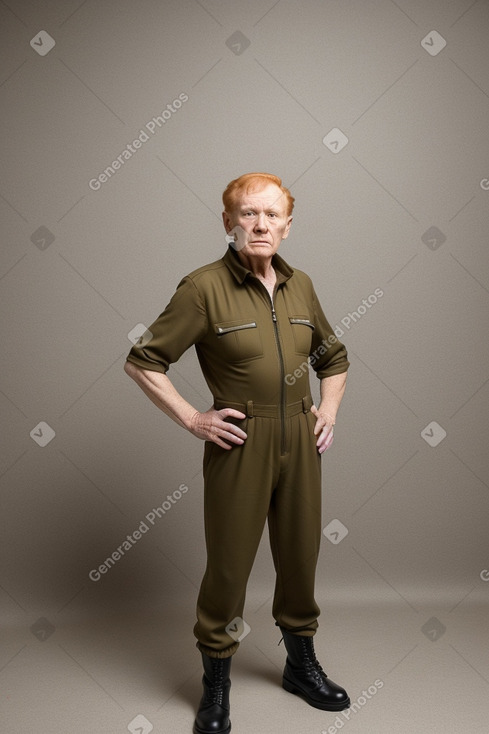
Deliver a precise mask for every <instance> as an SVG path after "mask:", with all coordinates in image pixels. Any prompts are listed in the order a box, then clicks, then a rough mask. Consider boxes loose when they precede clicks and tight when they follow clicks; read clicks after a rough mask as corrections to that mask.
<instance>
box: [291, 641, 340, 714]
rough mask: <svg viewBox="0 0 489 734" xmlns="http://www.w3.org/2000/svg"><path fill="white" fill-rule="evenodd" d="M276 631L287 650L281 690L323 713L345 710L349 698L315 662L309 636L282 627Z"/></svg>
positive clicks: (312, 645) (316, 661)
mask: <svg viewBox="0 0 489 734" xmlns="http://www.w3.org/2000/svg"><path fill="white" fill-rule="evenodd" d="M280 629H281V630H282V634H283V636H284V642H285V647H286V648H287V661H286V663H285V668H284V677H283V681H282V685H283V687H284V688H285V690H286V691H288V692H289V693H295V694H296V695H298V696H301V698H303V699H304V701H306V702H307V703H308V704H309V705H310V706H314V708H317V709H322V710H323V711H341V710H342V709H346V708H348V706H349V705H350V699H349V697H348V694H347V692H346V691H345V689H344V688H341V686H339V685H338V684H337V683H334V682H333V681H332V680H331V679H330V678H328V676H327V675H326V673H325V672H324V670H323V669H322V667H321V666H320V664H319V662H318V660H317V659H316V655H315V652H314V644H313V641H312V637H303V636H300V635H293V634H291V633H290V632H287V630H284V629H283V628H282V627H281V628H280Z"/></svg>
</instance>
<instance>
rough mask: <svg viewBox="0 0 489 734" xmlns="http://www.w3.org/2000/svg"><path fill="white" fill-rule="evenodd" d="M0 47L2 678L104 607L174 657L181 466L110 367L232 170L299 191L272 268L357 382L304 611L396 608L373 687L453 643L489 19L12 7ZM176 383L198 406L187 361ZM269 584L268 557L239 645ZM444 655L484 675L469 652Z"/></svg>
mask: <svg viewBox="0 0 489 734" xmlns="http://www.w3.org/2000/svg"><path fill="white" fill-rule="evenodd" d="M0 25H1V28H2V45H1V50H0V54H1V61H2V66H1V74H0V103H1V106H2V115H1V122H0V125H1V127H0V133H1V141H2V153H1V170H2V176H1V181H0V214H1V218H2V228H3V235H2V251H1V255H2V259H1V267H0V299H1V309H2V342H1V343H2V349H1V358H0V369H1V393H0V408H1V412H2V418H3V428H2V446H1V456H0V472H1V476H0V503H1V505H0V506H1V515H2V521H3V530H2V545H3V549H2V570H1V578H0V585H1V588H0V598H1V602H2V608H3V616H4V619H5V621H6V625H7V626H8V628H9V629H10V630H11V632H10V634H9V635H7V641H6V645H5V646H4V649H3V652H2V654H1V655H2V657H1V660H0V668H2V672H1V674H0V675H1V676H6V677H7V679H8V676H9V675H10V676H13V678H14V679H15V670H16V668H15V666H16V665H17V664H18V663H19V661H20V660H21V659H23V658H25V659H28V658H29V657H30V656H32V659H33V660H34V659H35V660H37V661H38V663H39V664H40V665H41V669H42V658H39V656H41V655H42V654H43V653H42V650H44V649H46V647H47V646H48V645H49V644H54V642H55V640H57V641H58V643H59V644H61V642H60V641H61V640H62V630H63V629H65V628H67V627H69V626H70V625H75V626H76V624H78V623H80V624H81V623H82V621H83V620H84V619H87V618H90V619H94V620H100V618H101V615H106V616H107V619H109V620H110V619H112V618H113V616H114V615H116V614H117V613H118V612H119V611H120V610H121V609H124V610H126V611H131V610H132V611H134V614H136V615H137V614H139V613H140V612H141V609H143V608H144V609H146V610H148V609H149V610H154V612H155V615H156V616H157V617H159V618H160V619H161V620H163V619H164V620H165V622H164V624H163V622H162V629H161V640H160V641H159V643H158V644H163V643H162V640H164V639H165V637H172V638H175V637H177V638H178V639H179V640H180V641H181V644H182V646H188V647H192V646H193V638H192V635H191V626H192V624H193V610H194V602H195V597H196V594H197V588H198V584H199V581H200V577H201V574H202V571H203V566H204V546H203V528H202V479H201V457H202V450H203V445H202V444H200V443H199V441H198V440H197V439H195V438H194V437H192V436H191V435H190V434H187V433H185V432H184V431H183V430H181V429H179V428H178V427H177V426H175V425H174V424H173V423H172V422H171V421H170V420H169V419H167V418H166V417H165V416H164V415H163V414H160V413H159V412H158V411H157V410H156V408H155V407H154V406H153V405H152V404H151V403H150V402H149V401H147V400H146V399H145V397H144V396H143V394H142V393H141V392H140V391H139V390H138V388H137V387H136V386H135V385H134V384H133V383H132V382H130V380H129V379H128V378H127V377H126V376H125V374H124V373H123V369H122V368H123V363H124V360H125V356H126V354H127V352H128V350H129V349H130V346H131V342H130V340H129V337H128V335H129V334H131V333H132V334H134V333H137V334H138V335H139V332H140V330H141V328H144V327H141V324H143V325H146V326H147V325H149V324H150V323H151V321H152V320H153V319H154V318H155V317H156V316H157V315H158V314H159V313H160V311H161V310H163V308H164V306H165V305H166V304H167V302H168V300H169V298H170V297H171V295H172V293H173V291H174V289H175V287H176V284H177V283H178V281H179V280H180V278H181V277H182V276H183V275H184V274H186V273H187V272H189V271H190V270H193V269H194V268H196V267H198V266H200V265H202V264H204V263H206V262H209V261H212V260H214V259H216V258H218V257H220V256H221V254H222V253H223V252H224V248H225V242H224V231H223V228H222V224H221V218H220V217H221V200H220V196H221V192H222V190H223V188H224V187H225V185H226V184H227V183H228V181H229V180H230V179H232V178H234V177H236V176H237V175H239V174H241V173H244V172H247V171H253V170H265V171H271V172H274V173H277V174H278V175H280V176H281V177H282V178H283V180H284V183H285V184H286V185H287V186H289V187H290V189H291V191H292V193H293V195H294V196H295V197H296V209H295V213H294V223H293V227H292V231H291V235H290V237H289V239H288V240H287V241H286V242H284V243H283V244H282V246H281V251H280V252H281V254H282V255H283V256H284V257H285V258H286V259H287V260H288V261H289V262H290V263H291V264H292V265H296V266H297V267H299V268H301V269H303V270H305V271H306V272H308V273H309V274H310V275H311V276H312V278H313V281H314V284H315V287H316V290H317V292H318V293H319V294H320V298H321V301H322V304H323V307H324V310H325V312H326V314H327V316H328V318H329V320H330V321H331V323H332V324H335V325H337V326H338V330H339V331H338V333H340V332H342V335H341V338H342V341H344V343H345V344H346V346H347V347H348V350H349V355H350V359H351V369H350V375H349V382H348V390H347V394H346V397H345V399H344V402H343V405H342V408H341V411H340V414H339V419H338V423H337V430H336V438H335V443H334V446H333V448H332V449H331V450H330V451H329V452H328V453H327V454H326V455H325V456H324V459H323V467H324V488H325V503H324V527H325V536H324V538H323V546H322V555H321V559H320V566H319V571H318V586H319V600H320V602H321V604H322V606H323V608H324V609H327V608H328V607H329V608H333V607H334V606H335V604H346V606H345V610H346V611H345V614H347V613H348V611H347V610H348V609H350V610H351V609H353V608H354V605H367V604H369V603H370V602H378V601H382V602H385V603H389V604H390V603H392V604H396V605H397V606H396V608H397V609H401V610H403V614H404V616H403V620H404V622H403V625H402V629H403V630H404V632H401V631H399V634H398V635H395V636H394V643H393V649H392V666H394V665H395V664H396V665H397V664H399V665H401V666H402V665H403V662H402V661H403V659H404V657H405V656H406V655H408V653H409V652H410V651H411V649H412V648H413V645H415V644H419V645H422V644H423V639H425V638H423V632H424V634H425V635H426V636H428V637H429V636H430V635H431V636H432V638H435V637H437V635H438V636H441V634H442V633H443V634H444V632H445V631H448V632H449V631H450V629H453V630H455V629H456V628H457V624H458V622H457V620H459V618H458V617H457V615H458V614H459V612H460V610H461V609H463V608H464V607H465V608H467V607H466V605H468V604H479V603H484V602H486V601H487V595H488V592H489V583H485V581H487V579H488V577H489V571H488V570H487V569H488V568H489V548H488V541H487V537H488V532H487V521H488V513H489V493H488V489H489V475H488V469H489V464H488V450H487V445H488V432H487V415H488V401H489V386H488V378H489V375H488V369H487V363H488V358H489V349H488V339H487V323H488V316H489V295H488V293H489V257H488V254H487V223H488V204H489V145H488V140H487V133H488V122H487V121H488V112H489V54H488V44H489V33H488V31H489V3H488V2H487V1H486V0H479V2H471V1H470V0H445V2H443V1H442V0H438V1H433V0H429V2H421V1H420V0H398V2H394V0H376V1H373V0H367V1H365V0H343V1H340V0H324V1H321V0H305V1H304V2H301V3H296V2H293V0H278V2H275V3H274V2H273V0H270V2H267V3H263V2H259V1H258V0H252V1H250V2H246V3H241V2H230V0H226V1H224V0H165V2H156V0H143V1H142V2H138V3H131V2H114V1H110V0H107V1H106V2H101V3H97V2H95V0H85V2H82V3H80V2H79V0H70V1H65V2H61V0H57V1H56V0H50V1H49V2H45V3H42V4H37V3H34V2H32V1H31V2H29V0H17V1H16V0H10V2H2V3H0ZM53 43H54V46H53ZM158 116H159V117H158ZM133 141H136V143H135V144H134V143H133ZM113 161H115V163H114V165H112V163H113ZM104 171H105V172H106V173H105V174H104ZM138 325H139V326H138ZM135 327H138V328H136V329H135ZM133 329H135V331H134V332H133ZM138 330H139V331H138ZM170 377H172V378H173V380H174V383H175V385H176V387H177V388H178V389H179V390H181V392H182V393H183V394H184V395H185V396H186V397H187V399H188V400H189V401H190V402H192V403H193V404H194V405H195V407H196V408H198V409H202V410H204V409H207V407H208V406H209V404H210V402H209V393H208V390H207V388H206V386H205V383H204V381H203V379H202V377H201V375H200V372H199V368H198V364H197V360H196V357H195V353H194V351H193V350H191V351H189V352H188V353H187V354H185V355H184V357H183V358H182V359H181V361H180V362H179V363H178V364H177V365H175V366H173V367H172V368H171V371H170ZM316 383H317V380H316V379H315V378H314V385H313V388H314V391H315V394H316V395H317V384H316ZM181 485H184V491H183V492H182V489H181ZM186 487H188V490H187V491H185V488H186ZM179 488H180V489H179ZM168 496H171V498H172V501H170V500H168V499H167V497H168ZM164 502H166V504H165V505H163V503H164ZM158 506H160V507H161V508H162V509H163V510H164V514H163V512H160V515H161V516H160V517H157V516H156V513H155V510H156V509H157V508H158ZM151 513H153V515H154V517H153V518H152V515H151ZM151 518H152V519H153V523H151ZM330 523H332V524H331V525H330ZM145 526H146V531H145ZM138 528H140V529H141V530H142V531H145V532H142V533H141V535H140V536H138ZM346 533H347V534H346ZM127 536H130V537H131V541H129V540H127ZM125 539H126V546H125V548H126V550H125V552H124V555H121V557H120V558H118V560H117V562H116V563H115V564H114V566H113V567H112V568H110V569H109V570H108V572H107V573H105V574H101V575H100V576H99V577H97V574H95V575H93V574H92V578H90V576H89V574H90V572H91V571H92V570H94V569H98V567H99V566H100V565H101V564H102V563H103V562H104V561H105V559H106V558H107V557H108V556H110V555H111V554H112V553H113V552H114V551H116V550H117V548H118V547H119V546H121V544H122V543H123V541H124V540H125ZM272 583H273V572H272V566H271V561H270V557H269V551H268V545H267V543H266V542H265V541H264V542H263V543H262V546H261V547H260V551H259V555H258V558H257V562H256V565H255V568H254V571H253V576H252V580H251V582H250V596H249V604H248V607H247V622H248V623H249V624H250V626H251V628H252V630H253V629H254V628H260V627H261V626H263V628H264V629H265V627H266V626H267V625H271V622H270V621H269V620H270V596H271V591H272ZM360 608H361V607H360ZM323 616H327V615H326V614H325V612H324V611H323ZM170 620H171V622H170ZM169 625H171V626H170V628H169ZM426 625H427V627H426ZM430 625H431V627H430ZM107 629H110V624H109V623H108V624H107ZM132 629H133V628H132V627H131V626H130V625H128V627H127V628H126V629H125V630H124V635H125V639H127V640H128V643H127V644H128V645H130V644H131V643H130V639H131V632H132ZM267 629H268V633H267V634H268V635H270V634H271V633H273V627H271V626H268V627H267ZM14 630H17V632H16V633H15V634H14V632H13V631H14ZM406 630H409V632H407V631H406ZM433 630H434V631H433ZM108 634H109V633H108ZM121 634H122V632H121ZM36 638H37V639H36ZM48 638H49V639H48ZM70 639H71V640H72V644H71V646H70V645H69V644H67V643H65V644H64V645H63V646H62V647H63V649H65V651H66V656H65V658H64V660H65V661H67V660H69V661H71V662H70V664H71V665H76V664H78V665H80V666H81V667H83V669H84V670H87V671H88V672H87V674H88V675H90V664H89V663H88V662H87V660H85V659H84V657H83V649H82V646H77V645H76V642H75V640H76V637H72V638H70ZM448 639H449V638H448V634H447V637H446V638H445V640H441V641H440V642H439V643H437V644H439V645H440V646H441V645H445V646H446V649H447V650H448V651H449V652H450V648H449V647H448V643H447V642H446V640H448ZM43 641H45V644H44V647H43V645H40V644H39V643H40V642H43ZM452 641H453V639H452ZM453 647H454V648H457V651H458V652H457V654H460V655H463V657H464V659H465V660H466V661H467V666H470V667H471V668H472V669H473V670H476V671H477V674H479V677H482V678H484V680H486V682H487V680H489V668H488V667H487V660H486V656H483V655H482V651H481V650H480V649H479V646H478V645H477V644H476V643H475V641H473V640H472V641H471V642H469V641H467V639H466V638H464V635H463V631H462V632H461V635H460V638H459V639H458V642H457V644H454V645H453ZM96 653H97V651H96V650H94V651H93V654H94V655H96ZM60 654H61V653H60ZM362 654H363V653H362ZM366 654H367V655H368V653H366ZM450 654H451V655H453V656H454V657H455V658H456V655H455V653H454V652H453V651H452V652H450ZM68 655H69V658H68V657H67V656H68ZM447 659H448V660H449V662H448V663H447V664H448V665H450V664H451V663H450V657H449V656H448V658H447ZM457 659H458V662H460V659H459V658H457ZM39 661H41V662H39ZM194 663H195V661H194ZM59 664H60V666H61V669H62V667H63V663H62V662H61V661H60V663H59ZM141 667H143V666H141ZM467 669H469V668H468V667H467ZM189 674H190V671H189ZM184 678H185V671H183V670H182V671H180V679H181V680H183V679H184ZM181 680H180V682H181ZM113 682H114V681H113V680H112V683H113ZM479 682H481V681H479ZM114 685H115V684H114ZM14 687H15V686H14ZM104 687H105V688H106V689H107V690H108V691H109V695H112V696H114V697H115V698H116V699H117V694H116V693H115V692H114V691H115V689H114V688H112V687H111V681H110V680H107V681H105V683H104ZM484 690H485V691H486V692H487V687H486V688H485V689H484ZM169 691H171V687H170V688H169ZM102 695H103V694H102ZM168 695H170V693H168ZM486 700H487V698H486ZM121 704H122V707H124V705H125V704H124V702H123V701H122V702H121ZM128 711H129V713H130V711H132V709H131V707H129V709H128ZM129 713H127V714H123V715H122V720H123V721H125V720H128V716H129ZM135 713H137V705H136V704H135V711H134V714H135ZM124 715H125V719H124ZM155 716H156V714H155ZM129 718H130V717H129ZM11 730H12V731H14V729H13V728H12V729H11ZM121 730H125V725H124V727H123V728H122V729H121ZM15 731H17V729H15ZM107 731H109V729H107ZM351 731H352V732H353V731H354V729H353V727H351Z"/></svg>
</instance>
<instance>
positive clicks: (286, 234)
mask: <svg viewBox="0 0 489 734" xmlns="http://www.w3.org/2000/svg"><path fill="white" fill-rule="evenodd" d="M292 219H293V217H289V218H288V219H287V224H286V225H285V231H284V233H283V235H282V239H283V240H286V239H287V237H288V236H289V232H290V225H291V224H292Z"/></svg>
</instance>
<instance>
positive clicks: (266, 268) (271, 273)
mask: <svg viewBox="0 0 489 734" xmlns="http://www.w3.org/2000/svg"><path fill="white" fill-rule="evenodd" d="M238 257H239V259H240V261H241V264H242V265H244V266H245V268H248V270H251V272H252V273H253V275H254V276H256V277H257V278H260V280H269V279H273V278H274V277H275V270H274V269H273V266H272V258H271V257H267V258H263V257H250V256H247V255H244V254H243V253H242V252H238Z"/></svg>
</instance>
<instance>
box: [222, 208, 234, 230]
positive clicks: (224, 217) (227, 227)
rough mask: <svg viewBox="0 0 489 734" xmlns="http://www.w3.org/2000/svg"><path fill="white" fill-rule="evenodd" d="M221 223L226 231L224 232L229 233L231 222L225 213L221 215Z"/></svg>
mask: <svg viewBox="0 0 489 734" xmlns="http://www.w3.org/2000/svg"><path fill="white" fill-rule="evenodd" d="M222 221H223V223H224V229H225V230H226V232H230V231H231V230H232V228H233V224H232V222H231V217H230V216H229V214H228V213H227V212H223V213H222Z"/></svg>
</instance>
